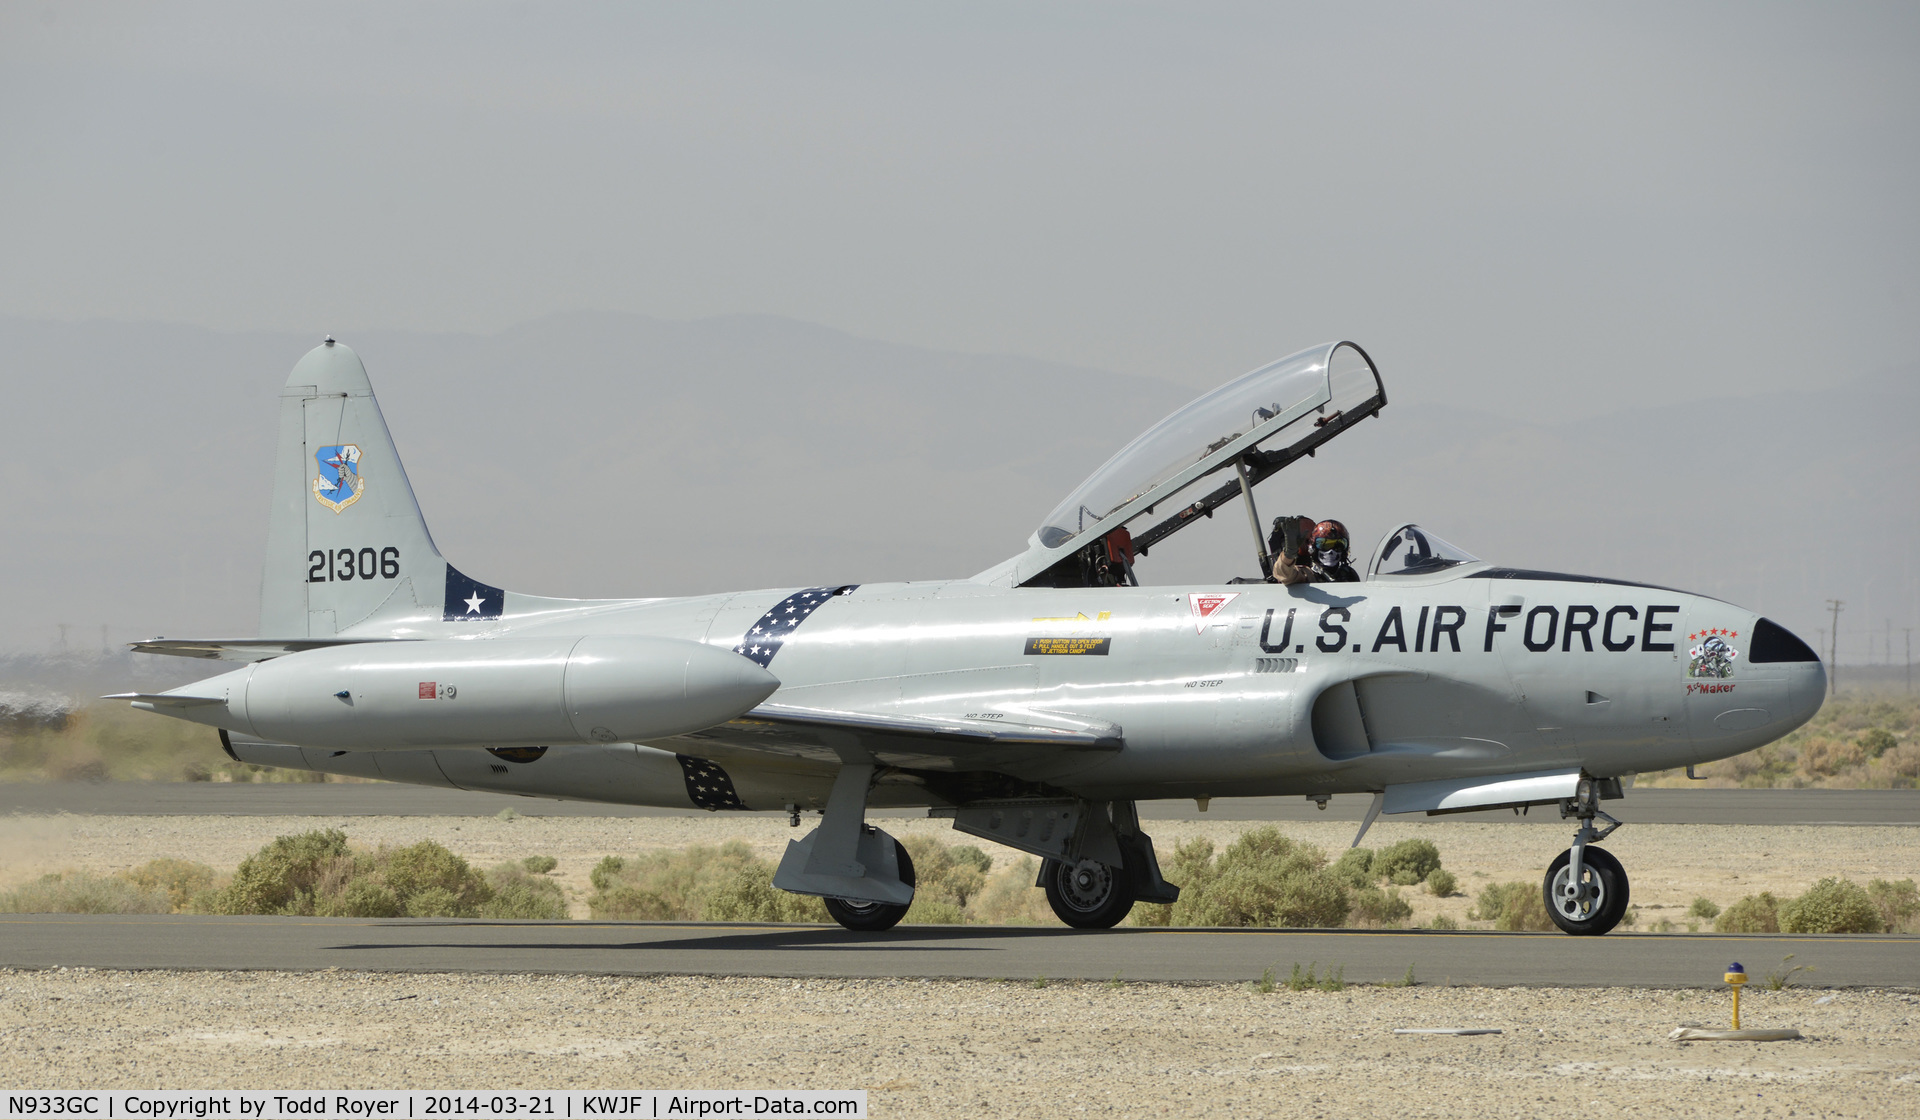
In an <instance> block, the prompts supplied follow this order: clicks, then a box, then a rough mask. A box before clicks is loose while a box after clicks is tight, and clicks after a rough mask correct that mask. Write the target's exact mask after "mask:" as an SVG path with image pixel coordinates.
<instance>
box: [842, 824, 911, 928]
mask: <svg viewBox="0 0 1920 1120" xmlns="http://www.w3.org/2000/svg"><path fill="white" fill-rule="evenodd" d="M893 858H894V859H895V860H897V861H899V864H900V881H901V882H903V883H905V884H906V885H908V886H909V887H911V886H913V885H915V880H914V875H913V857H912V856H910V855H908V854H907V846H906V845H905V844H902V843H901V842H900V841H898V840H895V841H894V842H893ZM821 901H822V902H825V903H826V904H827V913H829V914H832V915H833V920H834V921H836V922H839V923H840V924H841V925H843V926H846V927H847V928H848V929H850V930H853V931H855V932H856V933H879V932H881V931H882V930H889V929H892V928H893V927H894V926H897V925H899V924H900V919H902V918H904V917H906V916H907V907H906V906H896V905H894V904H893V903H889V902H855V901H854V900H852V899H850V898H826V899H822V900H821ZM909 905H911V904H909Z"/></svg>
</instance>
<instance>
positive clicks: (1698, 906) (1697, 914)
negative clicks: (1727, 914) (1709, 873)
mask: <svg viewBox="0 0 1920 1120" xmlns="http://www.w3.org/2000/svg"><path fill="white" fill-rule="evenodd" d="M1719 916H1720V907H1719V906H1718V905H1716V904H1715V903H1714V901H1713V900H1712V899H1710V898H1704V897H1702V898H1696V899H1694V900H1693V905H1691V906H1689V907H1687V917H1689V918H1701V919H1704V920H1706V921H1712V920H1713V919H1715V918H1717V917H1719Z"/></svg>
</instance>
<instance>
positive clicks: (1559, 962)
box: [0, 914, 1920, 988]
mask: <svg viewBox="0 0 1920 1120" xmlns="http://www.w3.org/2000/svg"><path fill="white" fill-rule="evenodd" d="M1788 954H1792V955H1793V963H1794V964H1796V965H1804V966H1806V967H1807V969H1808V971H1804V972H1800V973H1798V974H1796V975H1795V976H1794V977H1793V982H1794V983H1796V984H1798V985H1801V986H1806V987H1823V988H1828V987H1831V988H1862V987H1871V988H1920V937H1913V936H1859V935H1856V936H1806V935H1792V934H1772V935H1759V936H1731V935H1719V934H1635V933H1626V934H1622V933H1615V934H1610V935H1608V936H1606V937H1590V938H1579V937H1566V936H1563V935H1561V934H1536V933H1492V932H1444V931H1437V930H1381V931H1362V930H1344V931H1317V930H1316V931H1291V930H1152V929H1134V928H1121V929H1115V930H1105V931H1099V932H1087V931H1079V930H1070V929H1064V928H1058V929H1055V928H1031V927H1026V928H1022V927H1012V928H1009V927H991V928H983V927H976V926H906V927H900V928H897V929H894V930H891V931H889V932H887V933H884V934H854V933H849V932H847V931H845V930H842V929H840V928H839V927H837V926H772V925H721V924H714V923H704V922H686V923H681V922H498V921H462V920H440V919H412V920H372V919H353V918H215V917H203V916H189V915H168V916H155V915H116V916H110V917H109V916H81V915H64V914H36V915H28V914H21V915H6V916H4V917H0V966H5V967H10V968H34V969H39V968H58V967H68V968H77V967H87V968H112V969H215V970H223V971H224V970H241V971H245V970H273V971H307V970H313V969H325V968H339V969H351V970H361V971H372V972H494V973H581V974H591V975H661V974H670V975H673V974H679V975H701V976H782V977H789V976H790V977H831V978H870V977H871V978H887V977H906V978H920V977H927V978H967V979H982V980H996V979H998V980H1015V981H1024V982H1031V981H1033V980H1035V979H1038V978H1041V977H1044V978H1046V979H1048V980H1110V979H1113V978H1114V977H1116V976H1117V977H1119V978H1120V979H1122V980H1152V981H1211V982H1222V981H1225V982H1236V981H1246V980H1253V979H1256V978H1257V977H1259V976H1260V974H1261V972H1262V970H1264V969H1268V968H1271V969H1273V970H1274V972H1275V973H1276V975H1278V976H1279V977H1281V978H1284V977H1285V976H1286V975H1287V974H1288V972H1289V971H1290V970H1291V969H1292V967H1293V965H1294V964H1296V963H1298V964H1299V965H1301V966H1302V967H1306V966H1308V965H1317V966H1318V968H1319V971H1320V972H1321V973H1323V974H1324V973H1325V972H1326V971H1328V970H1329V969H1335V968H1337V969H1341V970H1343V973H1344V976H1345V978H1346V979H1347V980H1348V981H1350V982H1368V983H1377V982H1379V981H1382V980H1399V979H1401V978H1403V977H1404V976H1405V975H1406V972H1407V968H1408V966H1412V968H1413V970H1414V976H1415V979H1416V980H1417V981H1419V982H1421V983H1425V984H1449V983H1451V984H1470V985H1486V986H1495V987H1498V986H1509V985H1512V986H1528V987H1615V986H1621V985H1628V986H1634V987H1660V988H1690V987H1718V986H1720V983H1721V979H1720V978H1721V974H1722V973H1723V972H1725V971H1726V966H1727V965H1728V964H1729V963H1731V962H1734V961H1739V962H1741V963H1743V964H1744V965H1745V966H1746V969H1747V971H1748V973H1749V974H1751V975H1752V976H1753V977H1754V978H1755V981H1756V982H1764V981H1765V978H1766V974H1767V973H1768V972H1769V971H1776V970H1779V969H1780V968H1782V967H1783V965H1782V962H1783V959H1784V958H1786V957H1787V955H1788Z"/></svg>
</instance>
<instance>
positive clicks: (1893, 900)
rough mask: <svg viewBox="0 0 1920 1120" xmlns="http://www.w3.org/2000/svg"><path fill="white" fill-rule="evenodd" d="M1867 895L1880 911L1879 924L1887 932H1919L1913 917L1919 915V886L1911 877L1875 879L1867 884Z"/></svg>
mask: <svg viewBox="0 0 1920 1120" xmlns="http://www.w3.org/2000/svg"><path fill="white" fill-rule="evenodd" d="M1867 897H1869V898H1871V899H1873V904H1874V906H1875V907H1876V908H1878V909H1879V911H1880V925H1881V927H1882V928H1883V929H1885V930H1886V931H1887V932H1888V933H1920V929H1916V928H1915V927H1916V924H1920V923H1916V922H1915V918H1917V917H1920V886H1916V885H1915V883H1914V881H1913V880H1912V879H1902V880H1900V881H1899V882H1897V883H1890V882H1888V881H1887V880H1885V879H1875V880H1874V881H1873V882H1871V883H1868V884H1867Z"/></svg>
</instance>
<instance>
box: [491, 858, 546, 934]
mask: <svg viewBox="0 0 1920 1120" xmlns="http://www.w3.org/2000/svg"><path fill="white" fill-rule="evenodd" d="M552 858H553V857H551V856H544V857H542V856H535V857H530V858H529V859H527V860H525V861H523V862H521V863H503V864H500V865H499V866H498V867H495V868H493V869H492V870H490V871H488V872H487V887H488V889H489V890H490V891H491V894H492V897H490V898H488V899H487V901H486V902H484V903H482V904H481V906H480V916H481V917H483V918H545V919H549V920H557V919H560V918H564V917H566V916H567V896H566V895H565V894H564V893H563V892H562V891H561V890H560V884H558V883H556V882H554V881H553V880H552V879H548V878H545V877H544V876H543V875H542V874H541V873H540V872H534V871H529V870H528V869H527V864H529V863H532V862H534V860H536V859H546V860H547V861H548V862H549V870H551V863H552Z"/></svg>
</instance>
